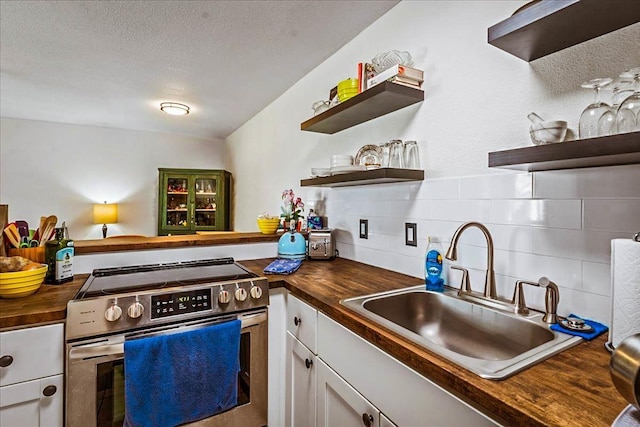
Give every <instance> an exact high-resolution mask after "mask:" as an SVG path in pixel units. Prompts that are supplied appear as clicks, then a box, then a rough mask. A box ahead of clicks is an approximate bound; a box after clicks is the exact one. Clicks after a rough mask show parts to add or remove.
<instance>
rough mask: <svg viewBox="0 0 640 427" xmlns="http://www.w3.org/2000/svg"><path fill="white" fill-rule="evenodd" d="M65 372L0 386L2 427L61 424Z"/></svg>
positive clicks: (56, 425)
mask: <svg viewBox="0 0 640 427" xmlns="http://www.w3.org/2000/svg"><path fill="white" fill-rule="evenodd" d="M63 384H64V375H56V376H53V377H48V378H42V379H39V380H33V381H27V382H22V383H19V384H13V385H8V386H4V387H0V426H2V427H24V426H29V427H62V426H63V424H64V421H63V412H62V411H63V396H64V392H63V388H62V387H63Z"/></svg>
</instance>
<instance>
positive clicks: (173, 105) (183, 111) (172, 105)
mask: <svg viewBox="0 0 640 427" xmlns="http://www.w3.org/2000/svg"><path fill="white" fill-rule="evenodd" d="M160 109H161V110H162V111H164V112H165V113H167V114H171V115H172V116H184V115H187V114H189V106H188V105H184V104H178V103H177V102H162V103H160Z"/></svg>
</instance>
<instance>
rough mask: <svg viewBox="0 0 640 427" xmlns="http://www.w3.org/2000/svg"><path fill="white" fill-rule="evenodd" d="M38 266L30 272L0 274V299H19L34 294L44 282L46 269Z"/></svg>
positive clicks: (44, 266)
mask: <svg viewBox="0 0 640 427" xmlns="http://www.w3.org/2000/svg"><path fill="white" fill-rule="evenodd" d="M39 265H40V267H37V268H34V269H32V270H26V271H14V272H10V273H0V297H2V298H21V297H26V296H29V295H31V294H34V293H35V292H36V291H37V290H38V289H40V286H41V285H42V282H44V276H45V275H46V273H47V269H48V267H47V265H46V264H39Z"/></svg>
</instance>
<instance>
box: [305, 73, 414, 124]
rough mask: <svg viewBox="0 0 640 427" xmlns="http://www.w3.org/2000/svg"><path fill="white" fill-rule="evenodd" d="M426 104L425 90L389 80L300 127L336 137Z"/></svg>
mask: <svg viewBox="0 0 640 427" xmlns="http://www.w3.org/2000/svg"><path fill="white" fill-rule="evenodd" d="M421 101H424V91H423V90H421V89H416V88H412V87H408V86H403V85H400V84H396V83H391V82H388V81H385V82H383V83H380V84H378V85H376V86H374V87H372V88H371V89H367V90H365V91H364V92H362V93H359V94H357V95H356V96H354V97H353V98H350V99H348V100H346V101H344V102H341V103H340V104H338V105H336V106H334V107H332V108H330V109H328V110H327V111H325V112H323V113H320V114H318V115H317V116H314V117H312V118H310V119H309V120H307V121H305V122H303V123H301V124H300V129H301V130H306V131H309V132H319V133H328V134H333V133H336V132H340V131H341V130H344V129H348V128H350V127H352V126H355V125H359V124H360V123H364V122H366V121H369V120H371V119H375V118H376V117H380V116H384V115H385V114H389V113H391V112H393V111H396V110H399V109H401V108H404V107H408V106H409V105H412V104H415V103H417V102H421Z"/></svg>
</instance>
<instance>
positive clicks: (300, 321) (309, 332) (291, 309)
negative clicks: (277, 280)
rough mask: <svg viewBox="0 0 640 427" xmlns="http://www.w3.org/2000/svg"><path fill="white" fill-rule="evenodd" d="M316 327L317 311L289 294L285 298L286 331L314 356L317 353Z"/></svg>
mask: <svg viewBox="0 0 640 427" xmlns="http://www.w3.org/2000/svg"><path fill="white" fill-rule="evenodd" d="M317 325H318V311H317V310H316V309H315V308H313V307H311V306H310V305H309V304H307V303H305V302H303V301H302V300H300V299H298V298H296V297H294V296H293V295H291V294H289V295H288V297H287V330H288V331H289V332H291V333H292V334H293V336H294V337H296V338H297V339H299V340H300V341H301V342H302V343H303V344H304V345H306V346H307V347H308V348H309V349H310V350H311V351H312V352H313V353H316V354H317V353H318V351H317V345H316V341H317V340H316V336H317V333H316V331H317V329H318V327H317Z"/></svg>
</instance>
